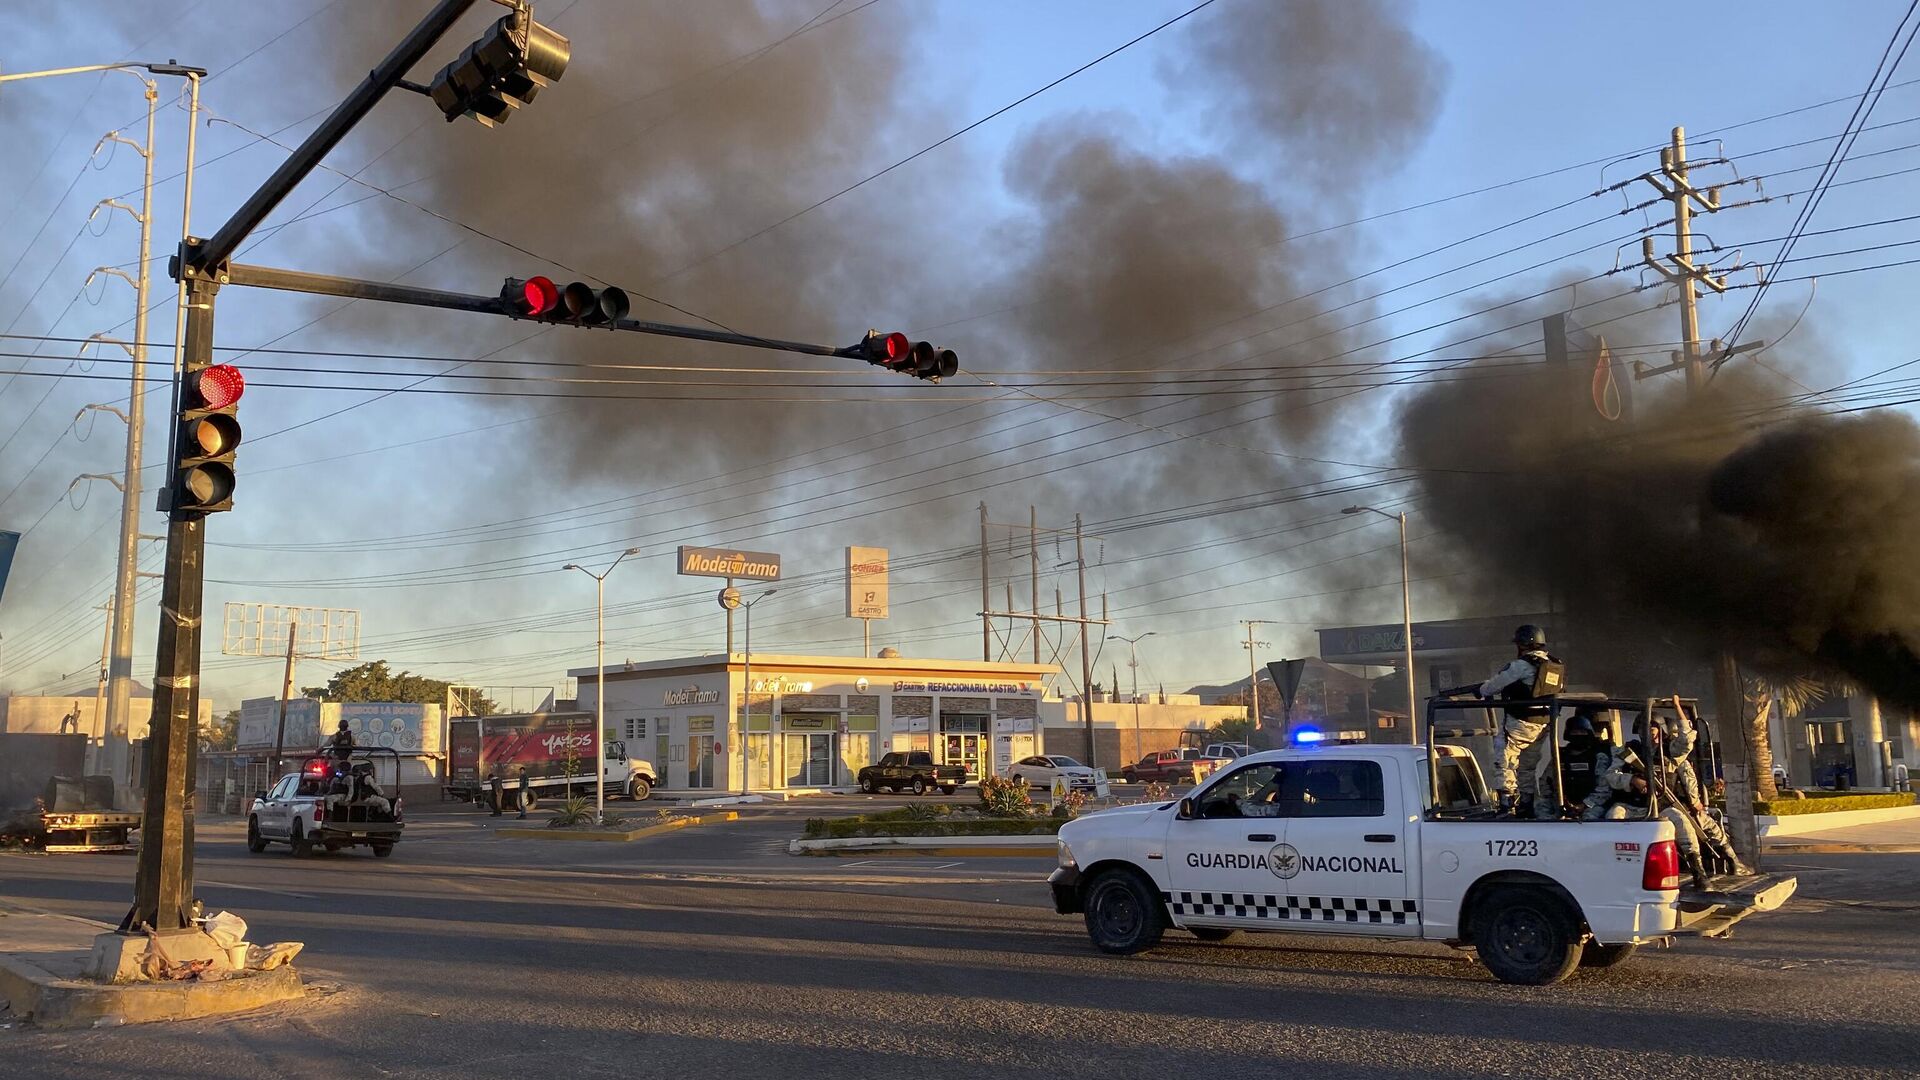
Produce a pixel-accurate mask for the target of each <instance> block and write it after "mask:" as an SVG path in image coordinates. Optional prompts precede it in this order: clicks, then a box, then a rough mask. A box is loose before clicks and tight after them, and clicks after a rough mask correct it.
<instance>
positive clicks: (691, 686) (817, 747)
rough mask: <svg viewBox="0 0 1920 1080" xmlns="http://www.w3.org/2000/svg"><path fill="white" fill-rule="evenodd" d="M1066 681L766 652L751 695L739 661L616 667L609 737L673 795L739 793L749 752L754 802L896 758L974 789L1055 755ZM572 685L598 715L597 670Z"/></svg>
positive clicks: (578, 674)
mask: <svg viewBox="0 0 1920 1080" xmlns="http://www.w3.org/2000/svg"><path fill="white" fill-rule="evenodd" d="M1059 670H1060V669H1059V668H1058V666H1056V665H1053V664H1014V663H983V662H980V661H966V660H930V659H907V658H865V657H846V656H788V655H778V654H761V653H755V654H754V655H753V671H752V680H751V685H749V683H748V678H747V670H746V663H745V657H743V656H742V655H741V654H739V653H734V654H732V655H725V654H714V655H710V656H695V657H687V658H684V659H677V660H656V661H649V662H647V663H624V664H609V665H607V668H606V686H607V691H606V692H607V713H606V715H607V731H606V737H607V738H609V739H622V740H625V741H626V744H627V748H628V752H629V753H632V754H635V755H636V756H644V757H647V758H649V759H650V760H652V762H653V765H654V768H655V769H656V770H658V772H659V773H660V781H661V784H660V786H661V788H662V790H664V791H670V792H700V791H715V792H725V791H739V790H741V788H742V779H743V776H742V771H741V770H742V768H743V762H742V750H743V749H744V751H745V754H744V770H745V772H744V780H745V787H746V789H747V790H750V791H791V790H796V789H820V788H839V787H851V786H852V785H853V782H854V775H855V774H856V773H857V772H858V771H859V769H860V768H861V766H863V765H866V764H869V763H870V762H873V761H875V760H878V759H879V757H880V756H881V755H882V754H885V753H887V752H888V751H893V750H925V751H928V752H929V753H931V754H932V755H933V757H934V760H935V761H938V762H942V763H956V764H964V765H965V766H966V767H967V776H968V779H969V780H977V779H978V778H979V777H980V776H981V775H982V774H983V773H993V774H1001V773H1004V772H1005V771H1006V768H1007V766H1008V765H1010V764H1012V763H1013V762H1014V761H1017V760H1019V759H1020V758H1023V757H1027V756H1029V755H1032V754H1038V753H1043V752H1044V751H1045V747H1044V745H1043V739H1044V735H1043V732H1042V726H1041V722H1040V702H1041V700H1042V699H1043V698H1044V696H1045V691H1044V688H1043V680H1044V679H1046V678H1047V677H1048V676H1050V675H1055V674H1058V672H1059ZM567 674H568V675H570V676H572V677H573V678H574V679H576V680H577V681H578V687H579V690H578V700H579V705H578V708H580V709H581V710H583V711H586V712H593V711H594V709H595V707H596V705H597V700H598V699H597V696H596V695H597V694H598V680H597V679H596V677H595V676H596V675H597V674H598V672H597V670H596V669H595V668H592V667H584V668H574V669H572V670H570V671H568V672H567ZM743 721H744V724H743ZM743 729H744V740H743V739H742V734H743ZM743 743H744V746H743Z"/></svg>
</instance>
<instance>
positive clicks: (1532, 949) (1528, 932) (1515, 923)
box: [1473, 888, 1582, 986]
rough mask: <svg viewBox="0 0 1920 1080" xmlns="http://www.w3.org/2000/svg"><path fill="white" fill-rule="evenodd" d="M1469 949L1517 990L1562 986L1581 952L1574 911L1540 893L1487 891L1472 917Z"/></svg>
mask: <svg viewBox="0 0 1920 1080" xmlns="http://www.w3.org/2000/svg"><path fill="white" fill-rule="evenodd" d="M1473 945H1474V949H1475V951H1477V952H1478V953H1479V954H1480V962H1481V963H1482V964H1485V965H1486V966H1487V970H1488V971H1490V972H1492V973H1493V975H1494V977H1495V978H1497V979H1499V980H1500V981H1501V982H1504V983H1514V984H1516V985H1520V986H1551V985H1552V984H1554V983H1557V982H1560V981H1561V980H1563V979H1565V978H1566V977H1567V976H1569V975H1572V974H1573V971H1574V969H1575V968H1577V967H1579V966H1580V956H1581V953H1582V950H1581V947H1580V934H1579V929H1578V927H1577V926H1576V925H1575V922H1574V918H1573V915H1572V913H1571V912H1569V911H1568V910H1567V906H1566V904H1565V903H1563V902H1561V900H1560V899H1559V898H1558V897H1555V896H1554V895H1552V894H1551V893H1548V892H1546V891H1544V890H1541V889H1527V888H1503V889H1497V890H1495V891H1494V892H1492V893H1490V894H1489V895H1488V896H1487V898H1486V899H1485V900H1484V901H1482V902H1481V905H1480V910H1479V912H1478V913H1477V914H1476V916H1475V918H1474V934H1473Z"/></svg>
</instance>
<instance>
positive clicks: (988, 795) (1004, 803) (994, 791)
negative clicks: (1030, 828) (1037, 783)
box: [980, 776, 1033, 817]
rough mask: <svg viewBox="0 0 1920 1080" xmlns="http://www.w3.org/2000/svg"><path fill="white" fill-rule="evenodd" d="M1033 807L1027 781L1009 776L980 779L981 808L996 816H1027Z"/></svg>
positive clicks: (983, 811) (984, 811)
mask: <svg viewBox="0 0 1920 1080" xmlns="http://www.w3.org/2000/svg"><path fill="white" fill-rule="evenodd" d="M1032 808H1033V796H1032V795H1030V794H1028V792H1027V782H1026V781H1025V780H1019V779H1015V778H1013V777H1007V776H986V777H982V778H981V779H980V810H981V812H982V813H985V814H991V815H993V816H994V817H1026V816H1027V814H1028V812H1029V811H1031V810H1032Z"/></svg>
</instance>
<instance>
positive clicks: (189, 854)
mask: <svg viewBox="0 0 1920 1080" xmlns="http://www.w3.org/2000/svg"><path fill="white" fill-rule="evenodd" d="M184 283H185V285H186V302H187V324H186V335H185V338H184V339H183V341H182V348H181V357H182V360H183V362H184V364H185V366H186V368H187V370H193V369H194V368H195V367H196V366H205V365H206V364H208V363H211V362H212V357H213V297H214V294H215V293H216V292H218V291H219V288H220V286H219V284H218V283H217V282H215V281H212V280H210V279H208V278H205V277H202V276H198V275H195V276H190V277H188V278H186V279H185V282H184ZM206 541H207V534H206V518H205V517H203V516H196V515H186V514H172V513H170V514H168V521H167V566H166V575H165V582H164V584H163V585H162V587H161V591H160V642H159V647H158V649H157V650H156V652H155V655H154V658H153V669H154V676H153V717H152V724H151V727H150V729H149V731H148V735H147V778H146V779H147V799H146V815H145V817H144V818H143V819H142V821H141V824H140V857H139V861H138V863H137V866H136V869H135V872H134V882H133V908H132V910H130V911H129V912H127V917H126V919H125V920H124V921H123V922H121V924H120V932H121V933H123V934H137V933H140V932H141V931H142V928H143V927H151V928H153V929H154V930H161V931H165V930H180V929H185V928H187V927H190V926H192V925H193V923H192V920H193V918H194V916H195V915H196V914H197V912H196V911H195V910H193V909H194V908H195V906H196V904H197V901H196V900H195V899H194V896H193V792H194V787H195V784H194V767H195V764H196V762H195V757H196V754H195V750H196V749H197V747H196V745H195V744H196V743H197V742H198V741H199V740H198V738H197V735H198V732H197V730H196V729H197V727H198V725H199V717H200V630H201V621H202V620H201V617H200V611H201V592H202V588H203V586H204V584H205V566H204V565H203V561H204V558H205V555H206Z"/></svg>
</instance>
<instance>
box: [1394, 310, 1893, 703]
mask: <svg viewBox="0 0 1920 1080" xmlns="http://www.w3.org/2000/svg"><path fill="white" fill-rule="evenodd" d="M1557 298H1558V299H1559V301H1560V302H1561V304H1562V305H1564V304H1565V303H1566V296H1565V294H1558V297H1557ZM1549 307H1550V305H1549V304H1547V303H1545V302H1542V303H1540V304H1536V305H1534V306H1533V310H1534V311H1535V312H1536V313H1544V312H1545V311H1546V310H1548V308H1549ZM1514 310H1516V309H1512V308H1510V309H1506V313H1508V314H1511V313H1512V312H1513V311H1514ZM1623 314H1624V315H1626V316H1627V317H1624V318H1622V317H1620V316H1621V315H1623ZM1580 317H1582V318H1585V319H1588V320H1590V321H1592V322H1600V321H1607V322H1608V324H1609V325H1608V326H1607V327H1606V330H1605V336H1606V338H1607V340H1608V341H1609V342H1610V343H1612V348H1613V349H1620V348H1621V347H1622V345H1623V344H1624V343H1629V342H1633V341H1661V340H1665V339H1667V338H1668V337H1670V329H1666V328H1665V327H1664V324H1665V322H1666V321H1667V320H1668V319H1669V318H1671V313H1670V312H1663V313H1661V314H1660V315H1659V316H1658V318H1659V320H1660V323H1659V324H1655V323H1653V322H1651V321H1650V319H1651V318H1652V316H1633V315H1632V314H1631V313H1630V312H1628V311H1627V309H1625V308H1624V307H1620V306H1616V307H1614V308H1613V309H1612V310H1611V313H1609V308H1608V307H1606V306H1604V305H1603V306H1600V307H1599V309H1598V310H1597V311H1583V312H1581V313H1580ZM1663 330H1664V332H1663ZM1802 333H1805V331H1802ZM1540 340H1541V338H1540V336H1539V335H1535V336H1533V337H1532V338H1531V341H1530V342H1529V340H1528V338H1527V336H1526V334H1525V333H1524V332H1516V334H1515V335H1514V342H1515V344H1517V345H1519V346H1520V348H1519V349H1516V350H1515V351H1514V352H1512V353H1509V354H1505V355H1502V356H1496V357H1489V358H1487V359H1485V360H1483V361H1481V362H1480V363H1477V364H1475V365H1472V366H1470V367H1466V368H1463V369H1461V370H1460V371H1459V372H1458V373H1457V379H1458V381H1446V382H1437V381H1436V382H1434V383H1432V384H1430V385H1425V386H1422V387H1420V388H1419V390H1418V391H1417V392H1415V393H1414V394H1412V395H1410V396H1409V399H1408V400H1407V401H1406V402H1405V407H1404V408H1403V409H1402V411H1401V412H1400V414H1399V419H1398V428H1399V436H1400V442H1401V446H1402V449H1403V451H1404V453H1405V455H1406V457H1407V461H1408V463H1409V464H1411V465H1414V466H1417V467H1421V468H1424V469H1427V470H1429V471H1427V472H1424V473H1423V474H1422V477H1421V480H1420V481H1419V483H1420V487H1421V489H1422V494H1423V496H1424V497H1425V499H1424V501H1423V503H1422V504H1421V506H1420V507H1419V509H1418V510H1417V511H1416V513H1417V514H1418V516H1419V517H1421V518H1422V519H1424V520H1425V521H1426V522H1429V523H1431V524H1432V525H1434V526H1437V527H1438V529H1439V531H1440V533H1441V535H1442V539H1443V541H1444V548H1445V551H1446V554H1447V558H1448V560H1450V561H1452V562H1457V563H1458V564H1459V565H1461V566H1464V567H1465V568H1466V569H1467V571H1468V573H1469V577H1468V579H1467V583H1466V584H1464V585H1463V586H1462V587H1461V588H1460V589H1459V590H1458V591H1457V594H1456V598H1457V600H1458V601H1459V602H1460V603H1462V604H1463V605H1464V606H1470V607H1478V608H1479V609H1481V610H1483V611H1488V612H1489V613H1490V612H1491V611H1501V610H1504V611H1533V610H1541V609H1543V608H1550V609H1552V610H1554V611H1556V612H1558V613H1563V614H1564V616H1565V618H1566V621H1567V623H1568V624H1569V627H1570V629H1569V635H1568V636H1569V640H1570V641H1572V642H1573V643H1574V644H1573V647H1574V648H1575V649H1576V650H1577V651H1576V652H1575V654H1574V655H1570V656H1569V657H1568V660H1569V662H1570V672H1571V673H1572V675H1573V677H1574V678H1575V679H1576V681H1579V682H1584V683H1587V684H1590V685H1598V686H1601V687H1603V688H1606V689H1608V690H1610V691H1615V692H1621V693H1672V692H1676V691H1677V690H1681V689H1689V690H1691V689H1697V686H1696V687H1685V686H1676V685H1675V681H1676V680H1679V681H1681V682H1684V681H1685V679H1686V676H1687V673H1688V672H1689V671H1697V670H1698V669H1699V667H1700V665H1702V664H1703V663H1704V662H1705V661H1707V660H1708V659H1709V658H1710V657H1711V656H1712V655H1713V654H1714V653H1715V652H1716V651H1717V650H1720V649H1727V650H1730V651H1732V652H1733V654H1734V655H1735V656H1736V658H1737V659H1738V660H1739V661H1740V662H1741V664H1742V665H1743V666H1744V667H1745V668H1746V669H1747V670H1748V671H1749V672H1750V673H1755V674H1760V675H1765V676H1769V677H1773V678H1781V677H1786V676H1793V675H1811V676H1815V677H1819V678H1824V679H1828V680H1835V681H1838V682H1841V683H1850V684H1853V685H1857V686H1860V687H1863V688H1865V689H1867V690H1869V691H1871V692H1872V693H1875V694H1877V695H1878V696H1879V697H1880V698H1881V699H1882V700H1883V701H1886V702H1888V703H1891V704H1896V705H1900V706H1903V707H1906V708H1915V707H1920V663H1917V662H1916V650H1920V560H1916V558H1915V557H1914V554H1913V546H1912V543H1913V541H1912V538H1913V537H1914V536H1915V535H1916V530H1920V502H1917V501H1916V496H1920V428H1916V426H1915V425H1914V423H1913V422H1912V421H1911V420H1909V419H1907V418H1905V417H1902V416H1896V415H1886V414H1867V415H1863V416H1853V417H1845V416H1823V415H1797V414H1796V413H1794V412H1792V411H1789V410H1787V409H1784V408H1780V407H1779V406H1780V405H1781V403H1782V401H1783V399H1784V398H1785V397H1786V396H1788V395H1789V394H1790V393H1791V391H1790V390H1789V389H1788V387H1787V384H1786V383H1784V382H1783V381H1779V380H1780V379H1781V378H1782V377H1781V376H1776V375H1774V374H1772V373H1771V372H1768V371H1766V370H1765V369H1764V368H1761V367H1759V366H1757V365H1756V364H1754V363H1752V362H1745V363H1743V361H1742V359H1740V358H1736V359H1734V360H1733V361H1731V362H1730V364H1729V365H1728V366H1726V367H1725V368H1724V369H1723V370H1722V373H1721V374H1720V375H1719V377H1717V378H1715V379H1714V380H1713V381H1712V382H1711V383H1709V384H1708V385H1707V387H1706V388H1705V390H1704V391H1703V392H1701V393H1700V394H1698V395H1695V396H1691V397H1690V396H1689V395H1688V394H1687V393H1686V392H1685V391H1684V389H1682V388H1681V384H1680V376H1679V375H1678V374H1674V375H1672V376H1670V377H1669V382H1667V383H1665V384H1662V383H1659V382H1657V381H1653V382H1642V383H1639V384H1638V386H1637V387H1636V388H1635V389H1636V390H1637V392H1638V396H1639V400H1638V401H1635V402H1633V410H1632V414H1631V416H1630V417H1623V418H1622V419H1621V420H1619V421H1614V422H1608V421H1606V420H1603V419H1601V418H1600V415H1599V413H1598V411H1597V409H1596V407H1595V405H1594V404H1593V403H1592V400H1593V398H1592V390H1593V381H1594V364H1595V361H1596V359H1597V356H1598V353H1597V348H1598V344H1599V343H1598V341H1597V340H1594V339H1588V340H1587V341H1586V347H1585V348H1575V349H1574V350H1572V354H1571V355H1570V356H1569V357H1568V358H1567V359H1566V360H1565V361H1564V362H1556V361H1553V360H1547V359H1543V358H1542V357H1543V355H1544V354H1545V353H1546V350H1543V349H1542V348H1541V345H1540ZM1612 358H1613V360H1614V363H1615V365H1616V367H1615V369H1614V373H1615V376H1616V378H1617V379H1618V380H1619V381H1622V382H1624V381H1626V380H1627V379H1628V377H1629V376H1628V373H1627V371H1626V366H1627V365H1626V361H1625V357H1624V356H1623V355H1621V354H1620V353H1617V352H1616V353H1613V354H1612ZM1658 359H1661V360H1664V354H1661V355H1660V356H1659V357H1658ZM1766 362H1767V363H1769V364H1771V365H1773V366H1775V367H1779V366H1780V364H1781V361H1780V360H1779V359H1778V357H1777V356H1775V357H1770V358H1768V359H1767V360H1766ZM1805 377H1806V378H1807V379H1817V378H1818V376H1815V375H1807V376H1805Z"/></svg>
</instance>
